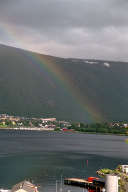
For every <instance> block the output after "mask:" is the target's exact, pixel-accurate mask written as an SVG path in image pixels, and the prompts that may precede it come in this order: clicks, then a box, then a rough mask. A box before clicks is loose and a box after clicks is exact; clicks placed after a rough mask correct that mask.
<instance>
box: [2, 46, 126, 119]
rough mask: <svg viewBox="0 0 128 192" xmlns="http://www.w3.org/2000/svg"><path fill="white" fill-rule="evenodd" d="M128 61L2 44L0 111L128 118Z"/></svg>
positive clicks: (74, 116)
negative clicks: (64, 55)
mask: <svg viewBox="0 0 128 192" xmlns="http://www.w3.org/2000/svg"><path fill="white" fill-rule="evenodd" d="M76 64H77V65H76ZM123 64H125V65H123ZM127 64H128V63H127V62H120V61H119V62H116V61H106V60H94V59H78V58H59V57H54V56H50V55H44V54H38V53H35V52H30V51H26V50H22V49H19V48H18V49H17V48H13V47H9V46H6V45H0V113H9V114H14V115H21V116H38V117H39V116H44V117H51V116H55V117H57V118H58V119H65V120H73V121H83V122H91V121H107V120H109V121H111V120H123V119H127V113H128V109H127V104H128V87H127V82H128V77H127V74H128V65H127Z"/></svg>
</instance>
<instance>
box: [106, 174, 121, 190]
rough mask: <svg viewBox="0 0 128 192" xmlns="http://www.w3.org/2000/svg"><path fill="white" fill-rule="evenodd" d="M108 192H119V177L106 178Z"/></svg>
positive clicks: (109, 176) (110, 176)
mask: <svg viewBox="0 0 128 192" xmlns="http://www.w3.org/2000/svg"><path fill="white" fill-rule="evenodd" d="M105 188H106V192H118V176H117V175H111V174H109V175H106V178H105Z"/></svg>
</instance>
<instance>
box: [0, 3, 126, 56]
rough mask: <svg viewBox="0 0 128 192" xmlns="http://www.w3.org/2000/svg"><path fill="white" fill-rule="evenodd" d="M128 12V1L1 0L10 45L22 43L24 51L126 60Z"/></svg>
mask: <svg viewBox="0 0 128 192" xmlns="http://www.w3.org/2000/svg"><path fill="white" fill-rule="evenodd" d="M127 10H128V2H127V0H79V1H77V0H37V1H35V0H27V1H26V0H11V1H10V0H4V1H3V0H1V1H0V22H1V23H2V25H0V29H1V28H2V27H5V28H7V29H9V30H10V31H11V33H10V35H12V36H13V38H12V39H11V41H10V44H11V43H12V45H13V44H15V45H16V43H15V42H18V43H17V46H20V47H22V48H26V49H31V50H35V51H40V52H44V53H47V54H54V55H58V56H65V57H66V56H67V57H82V58H84V57H85V58H86V57H88V58H89V57H94V58H99V57H100V58H106V57H107V58H110V59H122V60H123V59H126V52H125V51H124V48H125V49H126V48H128V47H127V46H128V38H127V33H128V22H127V21H128V13H127ZM4 36H5V35H4ZM1 39H2V36H1ZM4 39H5V37H4ZM7 39H9V38H8V37H7ZM0 41H1V40H0ZM14 41H15V42H14ZM6 42H7V41H5V43H6Z"/></svg>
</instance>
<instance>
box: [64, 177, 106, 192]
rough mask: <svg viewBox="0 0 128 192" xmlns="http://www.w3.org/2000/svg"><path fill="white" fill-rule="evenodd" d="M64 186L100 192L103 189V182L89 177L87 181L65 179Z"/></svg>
mask: <svg viewBox="0 0 128 192" xmlns="http://www.w3.org/2000/svg"><path fill="white" fill-rule="evenodd" d="M64 184H65V185H72V186H78V187H83V188H86V189H92V190H94V191H96V192H101V191H102V189H103V188H104V187H105V182H104V181H103V180H101V179H99V178H95V177H89V178H88V179H87V180H86V179H79V178H65V179H64Z"/></svg>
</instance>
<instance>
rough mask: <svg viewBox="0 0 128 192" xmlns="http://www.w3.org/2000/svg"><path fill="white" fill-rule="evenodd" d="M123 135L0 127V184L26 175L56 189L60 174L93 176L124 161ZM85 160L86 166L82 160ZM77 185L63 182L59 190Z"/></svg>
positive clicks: (47, 191)
mask: <svg viewBox="0 0 128 192" xmlns="http://www.w3.org/2000/svg"><path fill="white" fill-rule="evenodd" d="M126 138H127V137H126V136H114V135H89V134H80V133H62V132H36V131H12V130H10V131H7V130H5V131H0V188H1V189H10V188H11V186H12V185H14V184H16V183H18V182H20V181H22V180H24V179H30V180H31V181H32V182H33V183H35V184H37V185H39V186H40V187H39V191H43V192H54V191H56V180H57V183H58V185H57V187H58V191H60V178H61V175H62V176H63V178H64V177H79V178H87V177H88V176H96V170H98V169H100V168H105V167H106V168H110V169H111V168H112V169H113V168H115V167H116V166H117V165H118V164H124V163H125V164H127V162H128V145H127V144H126V143H125V139H126ZM87 160H88V166H87V164H86V162H87ZM69 190H70V191H72V192H73V191H74V192H76V191H77V192H81V191H82V189H81V188H75V187H69V186H63V191H69Z"/></svg>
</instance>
